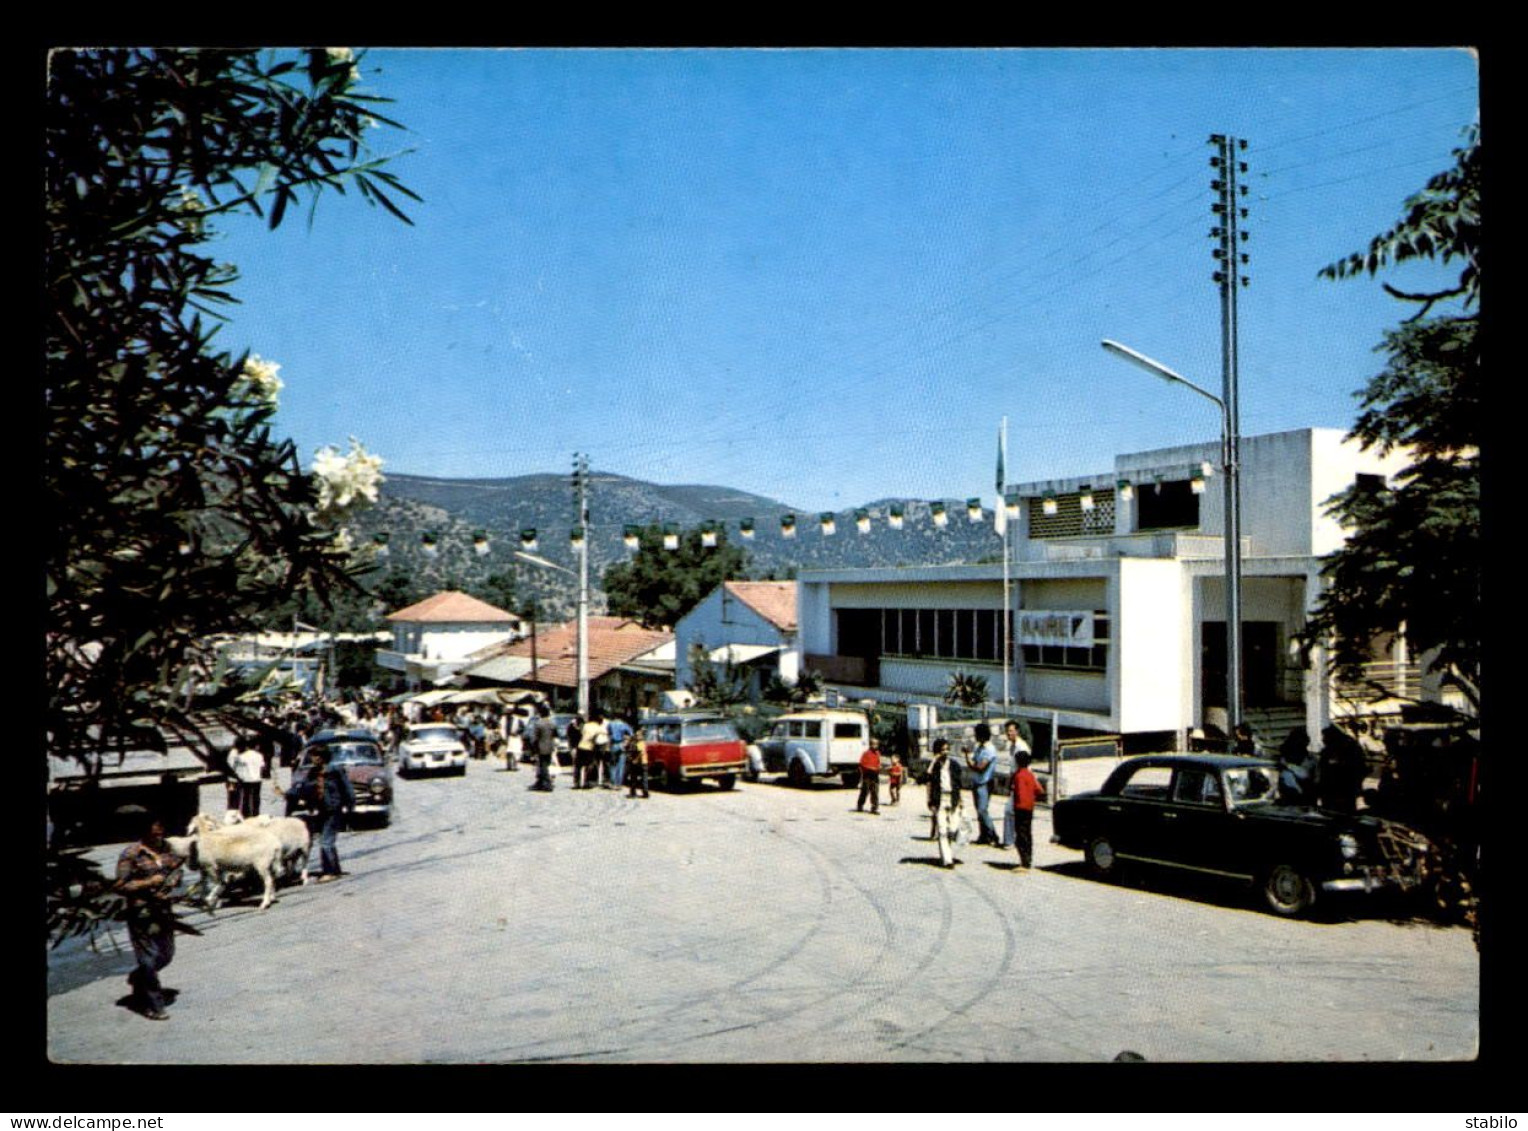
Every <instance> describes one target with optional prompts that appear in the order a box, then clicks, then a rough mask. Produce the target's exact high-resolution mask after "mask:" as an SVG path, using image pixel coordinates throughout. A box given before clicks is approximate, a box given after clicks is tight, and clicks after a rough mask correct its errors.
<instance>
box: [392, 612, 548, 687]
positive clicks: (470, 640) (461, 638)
mask: <svg viewBox="0 0 1528 1131" xmlns="http://www.w3.org/2000/svg"><path fill="white" fill-rule="evenodd" d="M387 620H388V622H389V623H390V624H391V625H392V626H393V646H392V647H391V648H380V649H378V650H377V664H378V665H379V666H380V667H382V668H385V669H387V670H388V671H391V672H394V673H397V676H398V677H399V678H400V681H401V682H402V683H404V684H405V685H406V686H407V687H409V688H411V689H412V688H417V687H422V686H424V687H428V686H433V685H436V684H441V683H446V682H448V681H450V680H451V679H452V678H453V677H454V676H455V675H456V674H457V672H459V671H460V670H461V669H462V668H464V667H466V666H468V665H469V664H471V663H472V660H473V654H474V653H475V652H478V651H480V650H482V649H483V648H486V647H489V646H491V645H497V644H507V643H509V642H510V641H512V640H516V639H518V638H519V637H520V636H521V635H523V634H524V632H525V631H526V625H525V623H524V622H523V621H522V620H521V619H520V618H519V617H517V616H515V614H513V613H507V612H505V611H504V610H503V609H500V608H495V607H494V606H493V605H490V604H488V602H486V601H480V600H478V599H477V598H476V597H470V596H468V595H467V594H466V593H459V592H457V591H456V590H454V589H453V590H446V591H445V592H443V593H437V594H435V595H434V596H433V597H426V598H425V599H424V600H423V601H420V602H418V603H417V604H414V605H410V606H408V608H406V609H399V610H398V611H397V612H396V613H390V614H388V617H387Z"/></svg>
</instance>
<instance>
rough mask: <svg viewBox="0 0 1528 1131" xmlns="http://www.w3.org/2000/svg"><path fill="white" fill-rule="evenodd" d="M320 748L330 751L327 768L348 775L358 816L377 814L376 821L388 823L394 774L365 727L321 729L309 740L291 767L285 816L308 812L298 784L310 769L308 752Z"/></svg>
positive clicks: (373, 737)
mask: <svg viewBox="0 0 1528 1131" xmlns="http://www.w3.org/2000/svg"><path fill="white" fill-rule="evenodd" d="M320 749H323V750H327V751H328V752H329V767H330V769H341V768H342V769H344V771H345V775H346V776H347V777H349V778H350V788H351V789H352V790H354V791H355V812H356V814H357V816H371V817H376V818H378V819H379V823H381V824H384V825H385V824H387V823H388V822H389V821H390V820H391V819H392V812H393V776H392V773H391V772H390V771H389V770H388V768H387V759H386V758H385V757H384V756H383V753H382V746H381V744H380V743H379V742H378V741H377V738H376V736H375V735H374V734H372V733H371V732H370V731H367V730H321V731H319V732H318V733H317V734H315V735H314V736H313V737H312V738H311V739H310V740H309V741H308V744H307V745H306V746H304V747H303V748H302V753H301V754H300V755H299V756H298V758H297V765H296V766H294V767H293V768H292V790H291V792H290V793H289V794H288V796H289V797H290V798H291V800H289V801H288V802H287V809H286V812H287V816H289V817H300V816H304V815H306V814H307V813H309V812H311V806H309V805H308V804H307V803H306V802H305V801H304V800H303V798H302V796H301V793H302V790H301V786H302V783H303V782H305V781H306V780H307V778H308V774H309V772H310V769H311V766H310V757H311V755H312V754H313V753H314V751H316V750H320Z"/></svg>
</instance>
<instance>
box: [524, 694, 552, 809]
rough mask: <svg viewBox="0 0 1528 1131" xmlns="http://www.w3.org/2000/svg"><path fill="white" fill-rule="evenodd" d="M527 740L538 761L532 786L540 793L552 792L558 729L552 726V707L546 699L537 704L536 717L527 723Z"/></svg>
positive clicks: (533, 756)
mask: <svg viewBox="0 0 1528 1131" xmlns="http://www.w3.org/2000/svg"><path fill="white" fill-rule="evenodd" d="M525 742H526V745H527V747H528V748H529V749H530V754H531V758H532V759H533V760H534V761H535V763H536V780H535V781H533V782H531V788H532V789H533V790H535V791H537V792H538V793H551V792H552V768H551V767H552V759H553V758H555V757H556V756H557V730H556V728H555V727H553V726H552V708H551V707H550V706H549V705H548V704H547V703H546V702H545V701H544V700H543V701H542V702H540V703H537V704H536V714H535V717H534V718H532V719H531V721H530V722H529V723H528V724H527V725H526V728H525Z"/></svg>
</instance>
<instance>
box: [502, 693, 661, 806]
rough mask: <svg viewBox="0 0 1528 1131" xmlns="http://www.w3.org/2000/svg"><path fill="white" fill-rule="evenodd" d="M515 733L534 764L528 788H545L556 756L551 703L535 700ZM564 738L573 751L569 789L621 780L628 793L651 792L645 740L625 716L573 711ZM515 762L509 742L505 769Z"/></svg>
mask: <svg viewBox="0 0 1528 1131" xmlns="http://www.w3.org/2000/svg"><path fill="white" fill-rule="evenodd" d="M519 737H520V740H521V744H522V745H523V748H524V750H525V752H526V753H528V754H529V755H530V756H531V760H532V761H533V762H534V764H535V767H536V777H535V780H534V781H532V782H531V785H530V788H531V789H532V790H534V791H536V792H541V793H550V792H551V791H552V774H553V772H554V767H555V765H556V758H557V729H556V726H555V724H553V722H552V709H551V707H550V706H548V705H547V704H546V703H545V702H541V703H537V704H536V708H535V714H534V715H532V716H531V718H530V719H529V720H528V721H527V722H526V723H525V724H524V727H523V729H522V730H521V732H520V735H519ZM564 738H565V740H566V742H567V745H568V749H569V750H570V751H572V752H573V788H574V789H596V788H605V789H620V788H621V786H622V785H625V786H626V787H627V793H626V796H628V797H638V796H640V797H651V796H652V793H651V791H650V789H649V788H648V780H647V766H648V762H647V743H646V742H645V741H644V740H643V737H642V733H641V731H640V730H638V729H637V728H635V727H633V726H632V725H631V723H629V722H628V721H627V720H625V719H623V718H621V717H620V716H615V717H612V718H610V719H608V720H607V719H606V718H605V716H604V714H603V712H601V711H599V710H594V711H591V712H590V713H589V719H588V721H587V722H585V721H584V719H583V718H582V716H579V715H575V716H573V719H572V721H571V722H569V723H568V728H567V731H566V733H565V735H564ZM516 761H517V758H516V755H515V753H514V750H513V747H512V748H511V750H510V753H509V757H508V765H507V767H506V768H507V769H511V770H513V769H515V768H516V765H515V763H516ZM639 790H640V793H639V792H638V791H639Z"/></svg>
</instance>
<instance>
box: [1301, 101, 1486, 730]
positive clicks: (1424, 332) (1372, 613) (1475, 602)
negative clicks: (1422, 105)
mask: <svg viewBox="0 0 1528 1131" xmlns="http://www.w3.org/2000/svg"><path fill="white" fill-rule="evenodd" d="M1454 156H1455V164H1454V167H1453V168H1451V169H1449V170H1447V171H1445V172H1442V173H1439V174H1438V175H1437V176H1435V177H1433V178H1432V179H1431V180H1430V181H1428V183H1427V187H1426V188H1425V189H1423V190H1422V191H1421V192H1420V193H1418V194H1417V195H1416V196H1414V197H1412V198H1411V199H1410V200H1408V201H1407V202H1406V212H1405V215H1404V216H1403V218H1402V219H1401V221H1400V222H1399V223H1398V224H1397V225H1396V226H1395V227H1393V228H1391V229H1390V230H1389V231H1387V232H1385V233H1384V234H1382V235H1380V236H1376V237H1375V238H1374V240H1372V241H1371V243H1370V245H1369V248H1368V249H1367V251H1364V252H1358V253H1354V254H1353V255H1350V256H1348V257H1347V258H1346V259H1343V260H1340V261H1338V262H1337V263H1333V264H1331V265H1329V266H1328V267H1325V268H1323V270H1322V271H1321V274H1322V275H1323V276H1325V277H1327V278H1332V279H1344V278H1349V277H1353V276H1357V275H1375V274H1377V273H1379V272H1380V271H1382V270H1384V269H1386V268H1388V267H1391V266H1392V265H1394V264H1399V263H1404V262H1406V261H1408V260H1435V261H1437V262H1440V263H1445V264H1454V263H1457V264H1458V265H1459V275H1458V278H1457V280H1456V281H1454V282H1453V283H1452V285H1449V286H1445V287H1443V288H1441V289H1438V290H1435V291H1427V292H1422V293H1411V292H1406V291H1401V290H1398V289H1397V288H1395V287H1393V286H1391V285H1389V284H1388V283H1386V284H1383V285H1384V289H1385V290H1386V292H1387V293H1389V294H1391V295H1393V296H1394V297H1395V298H1397V299H1399V300H1401V301H1403V302H1406V303H1408V304H1411V305H1413V306H1415V307H1416V308H1417V309H1416V310H1415V311H1414V313H1412V315H1411V316H1410V317H1408V318H1407V319H1405V320H1404V321H1403V322H1402V323H1401V325H1399V326H1398V327H1396V328H1395V329H1393V330H1391V331H1389V332H1387V333H1386V334H1385V337H1384V340H1383V341H1382V343H1381V344H1380V345H1379V346H1378V347H1377V349H1378V351H1379V352H1381V353H1383V354H1384V355H1385V367H1384V369H1383V370H1382V371H1381V372H1380V373H1378V374H1377V375H1375V376H1374V377H1372V378H1371V379H1370V380H1369V382H1368V384H1367V385H1366V386H1365V387H1364V389H1363V390H1362V391H1361V392H1360V393H1359V394H1357V395H1358V397H1359V399H1360V402H1361V405H1362V411H1361V412H1360V415H1359V417H1358V420H1357V423H1356V424H1355V425H1354V427H1353V430H1352V432H1351V433H1350V437H1351V438H1355V439H1357V440H1359V441H1360V442H1361V443H1362V444H1363V446H1364V447H1365V448H1374V449H1377V450H1378V451H1380V452H1381V453H1387V452H1389V451H1391V450H1393V449H1397V448H1399V449H1401V450H1403V451H1406V452H1408V453H1409V454H1410V455H1411V457H1412V459H1411V462H1410V463H1409V464H1408V465H1407V466H1406V467H1405V469H1404V470H1402V471H1401V473H1400V474H1399V475H1397V476H1395V477H1394V481H1393V483H1392V484H1391V485H1390V486H1388V487H1375V486H1373V485H1372V484H1369V483H1364V482H1360V483H1358V484H1355V485H1354V486H1353V487H1351V488H1349V489H1348V490H1347V491H1344V492H1343V493H1341V494H1339V495H1337V496H1335V497H1334V498H1333V499H1331V500H1329V506H1330V510H1331V513H1332V514H1333V515H1334V516H1335V517H1336V518H1337V519H1338V520H1339V521H1340V522H1342V524H1343V525H1344V526H1345V527H1347V528H1348V529H1349V530H1350V532H1351V533H1350V536H1349V538H1348V540H1347V542H1346V544H1345V545H1344V546H1343V548H1342V549H1341V550H1339V551H1337V552H1336V553H1334V554H1332V555H1330V556H1329V557H1328V558H1327V559H1326V560H1325V562H1324V563H1323V566H1322V573H1323V576H1324V577H1325V578H1326V581H1327V583H1328V584H1327V588H1326V589H1325V590H1324V592H1323V593H1322V596H1321V599H1320V601H1319V602H1318V604H1317V607H1316V609H1315V612H1314V614H1313V616H1312V617H1311V619H1310V623H1309V624H1308V625H1307V627H1306V632H1305V645H1306V647H1307V648H1309V647H1312V646H1314V645H1315V644H1318V643H1325V644H1327V645H1329V646H1330V647H1331V649H1332V658H1333V661H1334V663H1335V665H1336V666H1337V668H1338V671H1339V672H1341V673H1342V674H1343V675H1344V677H1345V678H1349V679H1358V678H1360V677H1361V673H1362V666H1363V664H1364V663H1365V662H1366V661H1367V660H1369V659H1370V658H1371V657H1372V654H1373V649H1374V645H1375V643H1376V642H1377V641H1380V640H1383V639H1385V638H1387V637H1389V636H1391V635H1393V634H1396V633H1399V632H1401V631H1403V630H1404V632H1405V635H1406V639H1407V640H1408V642H1409V643H1410V645H1411V647H1412V649H1413V651H1414V652H1416V653H1421V654H1423V655H1426V656H1428V657H1429V659H1428V663H1429V667H1430V668H1431V670H1433V671H1435V672H1440V673H1442V674H1443V677H1444V680H1445V682H1447V683H1451V684H1453V685H1454V686H1455V687H1457V688H1458V689H1459V690H1460V691H1461V692H1462V693H1463V694H1464V695H1465V696H1466V697H1467V699H1468V700H1469V701H1470V702H1471V703H1472V704H1473V705H1474V706H1475V707H1476V708H1478V707H1479V703H1480V690H1479V689H1480V653H1481V624H1482V615H1481V614H1482V608H1481V590H1480V575H1481V566H1482V555H1481V543H1480V465H1479V460H1480V428H1481V397H1482V384H1483V379H1482V373H1481V359H1480V343H1479V301H1480V285H1481V271H1480V181H1481V168H1482V166H1481V150H1480V138H1479V132H1478V129H1472V130H1471V131H1470V132H1469V134H1468V136H1467V138H1466V141H1465V144H1464V145H1463V146H1461V148H1459V149H1457V150H1455V154H1454ZM1435 307H1440V312H1439V313H1434V308H1435Z"/></svg>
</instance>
